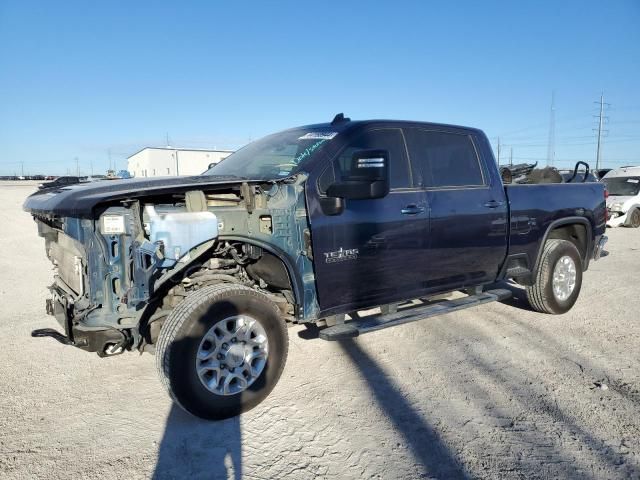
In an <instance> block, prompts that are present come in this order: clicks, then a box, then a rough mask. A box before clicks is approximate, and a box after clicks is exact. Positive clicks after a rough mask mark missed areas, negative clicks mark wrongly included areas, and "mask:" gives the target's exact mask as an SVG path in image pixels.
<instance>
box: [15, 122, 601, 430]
mask: <svg viewBox="0 0 640 480" xmlns="http://www.w3.org/2000/svg"><path fill="white" fill-rule="evenodd" d="M25 209H26V210H27V211H29V212H30V213H31V214H32V215H33V217H34V218H35V220H36V222H37V225H38V231H39V234H40V235H41V236H42V237H44V238H45V240H46V251H47V255H48V257H49V258H50V259H51V261H52V262H53V263H54V265H55V267H56V273H55V279H54V283H53V285H51V287H50V290H51V293H52V296H51V298H50V299H49V300H48V302H47V311H48V313H50V314H51V315H53V316H55V317H56V319H57V320H58V321H59V323H60V325H61V327H62V328H63V329H64V333H58V332H57V331H55V330H53V329H44V330H37V331H34V332H33V335H34V336H53V337H54V338H56V339H58V340H59V341H61V342H62V343H65V344H70V345H74V346H76V347H79V348H82V349H85V350H87V351H93V352H97V353H98V354H99V355H101V356H108V355H115V354H118V353H121V352H123V351H126V350H137V351H141V352H142V351H149V352H155V355H156V364H157V367H158V371H159V374H160V378H161V380H162V382H163V383H164V385H165V386H166V388H167V389H168V391H169V393H170V394H171V396H172V397H173V398H174V400H175V401H176V402H177V403H178V404H180V405H181V406H182V407H183V408H185V409H186V410H188V411H189V412H191V413H193V414H195V415H198V416H200V417H203V418H208V419H219V418H226V417H229V416H233V415H236V414H238V413H240V412H242V411H245V410H247V409H249V408H252V407H253V406H255V405H256V404H258V403H259V402H260V401H261V400H262V399H264V398H265V397H266V396H267V395H268V394H269V392H270V391H271V390H272V389H273V387H274V386H275V384H276V382H277V381H278V379H279V377H280V375H281V373H282V370H283V368H284V364H285V361H286V357H287V348H288V337H287V328H286V322H292V323H305V324H311V325H314V326H319V327H321V328H320V330H319V336H320V338H322V339H324V340H340V339H344V338H351V337H355V336H358V335H361V334H363V333H366V332H369V331H372V330H380V329H383V328H388V327H391V326H394V325H398V324H402V323H406V322H409V321H414V320H419V319H421V318H425V317H428V316H431V315H436V314H441V313H446V312H450V311H453V310H458V309H462V308H467V307H470V306H474V305H478V304H482V303H486V302H491V301H496V300H502V299H505V298H507V297H508V296H509V295H510V294H511V292H510V290H508V289H503V288H495V287H492V285H494V284H496V282H499V281H501V280H506V279H513V280H515V281H516V282H518V283H520V284H522V285H524V286H525V288H526V292H527V296H528V299H529V302H530V304H531V307H532V308H533V309H535V310H537V311H540V312H545V313H553V314H560V313H564V312H566V311H567V310H569V309H570V308H571V307H572V306H573V304H574V303H575V302H576V300H577V298H578V294H579V292H580V287H581V283H582V273H583V272H584V271H585V270H586V269H587V268H588V266H589V263H590V262H591V261H592V260H597V259H598V258H599V256H600V252H601V251H602V247H603V245H604V242H605V241H606V237H605V236H604V235H603V233H604V231H605V222H606V209H605V192H604V187H603V185H602V184H600V183H582V184H546V185H503V183H502V181H501V178H500V175H499V172H498V168H497V166H496V162H495V159H494V157H493V154H492V152H491V148H490V145H489V142H488V141H487V138H486V136H485V135H484V133H483V132H481V131H480V130H477V129H474V128H465V127H458V126H452V125H441V124H433V123H421V122H405V121H386V120H372V121H351V120H349V119H347V118H344V117H343V116H342V115H337V116H336V118H335V119H334V120H333V121H332V122H331V123H325V124H318V125H310V126H305V127H300V128H294V129H291V130H286V131H284V132H280V133H276V134H274V135H270V136H268V137H265V138H263V139H261V140H258V141H255V142H253V143H251V144H249V145H247V146H246V147H244V148H242V149H241V150H239V151H238V152H236V153H234V154H232V155H231V156H229V157H228V158H227V159H225V160H224V161H223V162H221V163H220V164H218V165H216V166H214V167H213V168H211V169H210V170H209V171H208V172H206V173H205V174H204V175H201V176H197V177H172V178H169V177H165V178H154V179H147V178H143V179H131V180H122V181H114V182H106V183H98V184H91V185H77V186H70V187H61V188H57V189H47V190H43V191H41V192H36V193H35V194H33V195H32V196H30V197H29V198H28V199H27V201H26V202H25ZM449 292H456V293H455V294H454V295H453V298H451V299H449V300H446V301H441V300H439V301H433V300H432V299H433V297H434V296H435V295H442V294H444V293H449ZM457 292H460V293H457ZM373 307H379V313H378V314H373V315H367V316H360V315H358V314H357V312H358V311H359V310H363V309H371V308H373ZM347 316H348V317H347Z"/></svg>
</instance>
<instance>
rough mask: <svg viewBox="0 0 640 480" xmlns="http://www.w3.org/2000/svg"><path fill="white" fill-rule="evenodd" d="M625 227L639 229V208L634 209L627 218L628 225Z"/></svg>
mask: <svg viewBox="0 0 640 480" xmlns="http://www.w3.org/2000/svg"><path fill="white" fill-rule="evenodd" d="M627 227H631V228H638V227H640V208H634V209H633V211H632V212H631V213H630V216H629V223H627Z"/></svg>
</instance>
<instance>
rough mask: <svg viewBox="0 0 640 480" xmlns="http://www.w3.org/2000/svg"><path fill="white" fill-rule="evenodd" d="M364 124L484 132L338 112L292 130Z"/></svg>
mask: <svg viewBox="0 0 640 480" xmlns="http://www.w3.org/2000/svg"><path fill="white" fill-rule="evenodd" d="M363 126H376V127H423V128H424V127H426V128H430V129H436V130H437V129H457V130H467V131H473V132H479V133H482V130H480V129H478V128H474V127H465V126H463V125H453V124H447V123H436V122H424V121H418V120H391V119H370V120H351V119H350V118H345V117H344V116H343V115H342V114H338V115H336V116H335V118H334V119H333V121H331V122H327V123H315V124H311V125H303V126H300V127H294V128H291V129H290V130H298V129H304V128H323V129H324V128H326V129H334V130H335V131H338V132H340V131H345V130H351V129H353V128H357V127H363Z"/></svg>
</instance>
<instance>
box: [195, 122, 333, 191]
mask: <svg viewBox="0 0 640 480" xmlns="http://www.w3.org/2000/svg"><path fill="white" fill-rule="evenodd" d="M336 135H337V132H335V131H332V130H331V129H330V127H324V128H312V129H310V128H301V129H296V130H288V131H286V132H280V133H274V134H273V135H269V136H267V137H264V138H261V139H260V140H256V141H255V142H251V143H250V144H248V145H247V146H245V147H243V148H241V149H240V150H238V151H237V152H235V153H233V154H231V155H229V156H228V157H227V158H225V159H224V160H223V161H222V162H220V163H218V164H217V165H214V166H213V167H211V168H210V169H209V170H207V171H206V172H204V174H203V175H216V176H218V175H229V176H235V177H240V178H247V179H251V180H254V179H255V180H272V179H276V178H284V177H288V176H289V175H293V174H295V173H298V172H299V171H300V170H301V169H302V168H303V167H304V165H305V163H307V162H308V161H309V160H310V159H311V158H313V157H314V156H315V155H317V154H318V152H319V151H320V150H321V149H322V148H323V147H324V145H325V144H326V143H328V142H329V141H330V140H331V139H333V138H334V137H335V136H336Z"/></svg>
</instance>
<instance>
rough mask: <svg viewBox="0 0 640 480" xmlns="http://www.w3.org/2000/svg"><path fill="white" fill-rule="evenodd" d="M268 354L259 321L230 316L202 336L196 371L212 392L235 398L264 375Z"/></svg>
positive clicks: (264, 333)
mask: <svg viewBox="0 0 640 480" xmlns="http://www.w3.org/2000/svg"><path fill="white" fill-rule="evenodd" d="M268 353H269V344H268V341H267V334H266V332H265V330H264V328H263V327H262V325H261V324H260V322H259V321H258V320H256V319H255V318H253V317H250V316H247V315H239V316H233V317H228V318H225V319H223V320H220V321H218V322H217V323H215V324H214V325H213V327H211V328H210V329H209V331H208V332H207V333H206V334H205V335H204V336H203V337H202V340H201V342H200V346H199V347H198V353H197V356H196V372H197V374H198V378H199V379H200V381H201V382H202V385H204V387H205V388H206V389H207V390H209V391H210V392H212V393H215V394H217V395H235V394H237V393H240V392H242V391H244V390H246V389H247V388H249V386H251V384H252V383H253V382H255V381H256V379H257V378H258V377H259V376H260V374H261V373H262V371H263V370H264V367H265V365H266V363H267V356H268Z"/></svg>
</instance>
